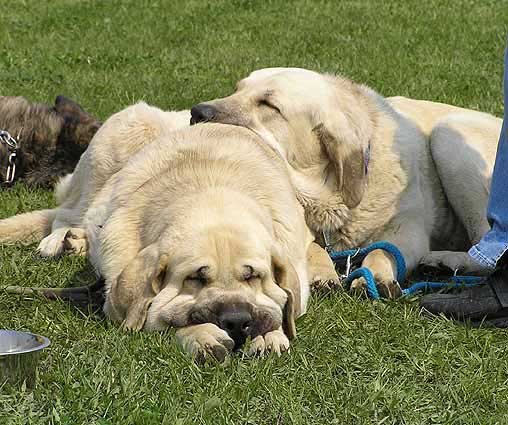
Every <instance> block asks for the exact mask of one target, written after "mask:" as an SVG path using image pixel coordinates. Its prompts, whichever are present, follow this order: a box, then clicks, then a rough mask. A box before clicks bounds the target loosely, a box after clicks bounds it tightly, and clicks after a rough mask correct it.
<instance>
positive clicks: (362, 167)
mask: <svg viewBox="0 0 508 425" xmlns="http://www.w3.org/2000/svg"><path fill="white" fill-rule="evenodd" d="M191 114H192V122H194V123H197V122H203V121H208V122H217V123H225V124H234V125H238V126H243V127H247V128H249V129H250V130H252V131H253V132H255V133H256V134H258V135H259V136H260V137H261V138H262V139H263V140H264V141H265V143H266V144H267V145H269V146H271V147H272V148H273V149H274V150H276V151H277V152H279V154H280V156H281V157H282V158H284V159H285V161H286V164H287V166H288V169H289V172H290V175H291V180H292V182H293V184H294V186H295V187H296V190H297V194H298V197H299V199H300V202H301V204H302V205H303V206H304V208H305V214H306V219H307V224H308V225H309V227H310V228H311V229H312V230H313V231H314V232H315V234H316V235H323V236H327V238H325V237H323V239H327V240H328V241H329V243H330V245H331V246H332V247H333V248H334V249H335V250H344V249H351V248H356V247H362V246H366V245H369V244H370V243H372V242H375V241H379V240H386V241H389V242H391V243H393V244H395V245H396V246H398V248H399V249H400V250H401V252H402V254H403V256H404V258H405V260H406V264H407V268H408V270H409V272H411V271H412V270H413V269H414V268H415V267H416V266H417V265H418V264H419V263H424V264H429V265H432V266H446V267H448V268H451V269H461V270H462V271H464V272H469V271H480V270H477V267H476V266H475V265H474V264H472V262H471V261H470V260H469V259H468V256H467V254H466V253H465V251H466V250H467V248H468V247H470V246H471V244H472V243H475V242H477V241H478V240H479V238H480V237H481V236H482V234H483V233H484V232H485V231H486V230H487V229H488V228H489V226H488V223H487V220H486V218H485V208H486V204H487V198H488V191H489V186H490V184H489V183H490V176H491V173H492V167H493V163H494V157H495V151H496V144H497V138H498V135H499V130H500V127H501V120H499V119H497V118H495V117H493V116H491V115H488V114H484V113H480V112H475V111H469V110H465V109H461V108H457V107H454V106H450V105H444V104H439V103H433V102H425V101H416V100H412V99H406V98H392V99H384V98H383V97H382V96H380V95H379V94H377V93H376V92H374V91H373V90H371V89H370V88H368V87H365V86H362V85H358V84H355V83H353V82H352V81H349V80H347V79H345V78H341V77H338V76H332V75H324V74H319V73H317V72H312V71H308V70H304V69H297V68H269V69H262V70H259V71H255V72H253V73H252V74H250V76H249V77H247V78H246V79H244V80H241V81H240V82H239V83H238V84H237V88H236V92H235V93H234V94H232V95H231V96H228V97H225V98H223V99H217V100H214V101H211V102H206V103H202V104H199V105H196V106H195V107H194V108H192V110H191ZM362 265H363V266H364V267H368V268H369V269H370V270H371V271H372V272H373V274H374V277H375V279H376V281H377V283H378V286H379V291H380V293H381V294H383V295H384V296H388V297H396V296H398V295H399V294H400V286H399V285H398V283H397V282H396V281H395V279H396V265H395V261H394V259H393V258H392V257H391V256H390V255H389V254H387V253H385V252H384V251H381V250H375V251H372V252H371V253H370V254H369V255H367V257H366V258H365V259H364V261H363V264H362ZM400 283H401V284H402V282H400ZM352 286H353V287H354V288H358V289H360V290H361V289H362V288H363V287H364V286H365V281H364V280H363V278H361V279H358V280H356V281H354V282H353V284H352Z"/></svg>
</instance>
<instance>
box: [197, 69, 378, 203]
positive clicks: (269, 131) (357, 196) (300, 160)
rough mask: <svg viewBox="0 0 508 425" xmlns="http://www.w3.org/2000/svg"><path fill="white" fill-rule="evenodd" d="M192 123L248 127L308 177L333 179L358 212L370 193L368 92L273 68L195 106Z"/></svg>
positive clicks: (310, 73)
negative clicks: (227, 93) (367, 185)
mask: <svg viewBox="0 0 508 425" xmlns="http://www.w3.org/2000/svg"><path fill="white" fill-rule="evenodd" d="M191 114H192V119H191V123H198V122H219V123H227V124H233V125H239V126H243V127H247V128H249V129H251V130H252V131H254V132H256V133H257V134H258V135H259V136H260V137H262V138H263V140H264V141H265V142H266V143H267V144H269V145H270V146H272V147H273V149H275V150H276V151H278V152H279V153H280V154H281V155H282V156H283V157H284V158H285V159H286V160H287V161H288V163H289V164H290V166H291V167H292V168H293V169H295V170H298V171H300V172H303V173H304V174H305V173H307V174H314V175H315V174H317V173H319V174H323V173H324V175H320V178H321V179H324V180H326V181H329V180H331V178H332V179H334V182H335V184H334V185H335V189H336V190H337V191H338V192H339V194H340V195H341V196H342V199H343V202H344V203H345V204H346V205H347V206H348V207H349V208H353V207H355V206H357V205H358V204H359V202H360V201H361V199H362V196H363V194H364V190H365V182H366V168H367V167H366V164H367V161H368V158H367V156H368V146H369V141H370V139H371V138H372V136H373V132H374V123H373V117H374V113H373V110H372V107H371V106H370V103H369V101H368V97H367V96H366V94H365V89H363V88H362V87H360V86H358V85H355V84H353V83H352V82H351V81H349V80H346V79H343V78H340V77H335V76H330V75H323V74H319V73H317V72H313V71H308V70H304V69H299V68H268V69H262V70H259V71H255V72H253V73H252V74H250V75H249V77H247V78H245V79H243V80H241V81H240V82H239V83H238V84H237V87H236V91H235V93H234V94H233V95H231V96H228V97H226V98H223V99H217V100H214V101H211V102H206V103H201V104H199V105H196V106H194V107H193V108H192V110H191Z"/></svg>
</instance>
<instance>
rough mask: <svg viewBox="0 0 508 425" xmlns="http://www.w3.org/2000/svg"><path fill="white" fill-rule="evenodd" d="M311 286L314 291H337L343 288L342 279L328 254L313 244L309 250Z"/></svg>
mask: <svg viewBox="0 0 508 425" xmlns="http://www.w3.org/2000/svg"><path fill="white" fill-rule="evenodd" d="M307 261H308V264H309V275H310V278H311V281H310V284H311V287H312V289H327V290H328V289H336V288H340V287H341V282H340V278H339V276H338V274H337V272H336V271H335V266H334V264H333V262H332V260H331V258H330V256H329V255H328V253H327V252H326V251H325V250H324V249H323V248H321V247H320V246H319V245H318V244H317V243H315V242H312V243H311V244H310V245H309V248H308V249H307Z"/></svg>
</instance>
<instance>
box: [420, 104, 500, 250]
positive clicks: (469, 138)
mask: <svg viewBox="0 0 508 425" xmlns="http://www.w3.org/2000/svg"><path fill="white" fill-rule="evenodd" d="M478 120H479V121H478ZM500 126H501V121H500V120H497V119H492V120H487V121H486V120H485V118H481V119H480V118H476V114H475V113H473V114H469V115H465V116H462V115H458V116H453V115H452V116H450V117H449V118H448V119H446V120H444V121H441V122H440V123H439V124H438V125H436V127H435V128H434V129H433V130H432V134H431V139H430V143H431V152H432V158H433V160H434V163H435V165H436V170H437V172H438V175H439V179H440V181H441V183H442V186H443V189H444V191H445V193H446V197H447V199H448V202H449V203H450V205H451V207H452V209H453V211H454V213H455V214H456V216H457V217H458V218H459V220H460V222H461V223H462V225H463V226H464V228H465V230H466V231H467V236H468V237H469V241H470V242H471V243H472V244H475V243H477V242H479V240H480V239H481V238H482V236H483V235H484V234H485V233H486V232H487V231H488V230H489V229H490V226H489V223H488V221H487V217H486V214H485V211H486V208H487V202H488V197H489V190H490V179H491V176H492V170H493V166H494V160H495V155H496V150H495V149H496V144H495V143H492V141H494V140H497V138H498V136H499V132H500ZM457 155H458V157H457ZM451 158H454V160H451Z"/></svg>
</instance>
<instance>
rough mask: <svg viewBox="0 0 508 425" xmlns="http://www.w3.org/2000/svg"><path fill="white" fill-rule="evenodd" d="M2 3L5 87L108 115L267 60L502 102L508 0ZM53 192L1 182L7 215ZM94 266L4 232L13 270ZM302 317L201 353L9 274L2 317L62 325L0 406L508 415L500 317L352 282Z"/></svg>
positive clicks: (390, 419) (211, 419)
mask: <svg viewBox="0 0 508 425" xmlns="http://www.w3.org/2000/svg"><path fill="white" fill-rule="evenodd" d="M0 11H1V13H0V23H1V24H0V94H2V95H24V96H26V97H28V98H30V99H32V100H38V101H44V102H51V101H53V100H54V97H55V96H56V95H58V94H65V95H67V96H69V97H71V98H74V99H77V100H78V101H79V102H80V103H81V104H82V105H83V106H84V107H85V108H86V109H88V110H89V111H91V112H93V113H95V114H96V115H98V116H99V117H100V118H101V119H106V118H107V117H108V115H109V114H111V113H113V112H115V111H118V110H120V109H121V108H123V107H125V106H126V105H129V104H130V103H132V102H135V101H137V100H140V99H142V100H145V101H146V102H148V103H151V104H154V105H157V106H159V107H161V108H165V109H183V108H187V107H189V106H190V105H192V104H195V103H197V102H199V101H202V100H208V99H212V98H215V97H221V96H224V95H226V94H228V93H230V92H231V91H232V89H233V87H234V83H235V81H236V80H238V79H239V78H241V77H243V76H246V75H247V74H248V73H249V72H250V71H252V70H254V69H257V68H263V67H267V66H299V67H305V68H311V69H315V70H319V71H326V72H339V73H342V74H344V75H346V76H348V77H350V78H352V79H354V80H356V81H359V82H362V83H365V84H368V85H369V86H371V87H373V88H375V89H376V90H378V91H379V92H381V93H382V94H383V95H385V96H390V95H404V96H410V97H413V98H422V99H429V100H436V101H441V102H446V103H452V104H456V105H459V106H463V107H468V108H474V109H480V110H483V111H487V112H491V113H494V114H496V115H501V113H502V90H501V76H502V52H503V47H504V40H505V34H506V32H507V25H506V24H507V23H508V1H507V0H467V1H466V0H461V1H458V0H457V1H452V0H427V1H421V0H406V1H386V0H385V1H376V0H357V1H311V0H296V1H291V2H290V1H283V0H271V1H245V0H233V1H226V0H215V1H213V2H205V1H203V0H201V1H197V0H172V1H171V0H167V1H145V0H136V1H134V0H129V1H124V0H122V1H78V0H52V1H51V2H49V1H35V0H26V1H21V0H0ZM53 202H54V200H53V197H52V195H51V194H50V193H49V192H45V191H42V190H28V189H27V188H26V187H24V186H23V185H21V184H18V185H16V186H15V187H14V188H13V189H12V190H7V191H6V190H4V191H0V217H6V216H9V215H11V214H14V213H18V212H23V211H28V210H32V209H38V208H42V207H47V206H49V205H52V204H53ZM92 279H93V273H92V272H91V270H90V268H89V267H88V266H87V264H86V261H84V260H83V259H80V258H75V257H74V258H73V257H67V258H63V259H60V260H46V259H42V258H39V257H38V256H37V255H36V253H35V246H21V245H18V246H0V286H1V285H25V286H65V285H76V284H83V283H89V282H91V281H92ZM297 326H298V338H297V339H296V340H295V341H294V342H293V345H292V351H291V353H289V354H286V355H283V356H282V357H280V358H276V357H269V358H266V359H261V360H257V359H249V358H242V357H241V356H240V355H236V356H234V357H232V358H231V359H230V361H229V362H227V363H226V364H224V365H218V364H209V365H207V366H205V367H200V366H198V365H196V364H195V363H194V362H193V361H192V360H190V359H189V358H188V357H186V355H185V354H184V353H183V352H181V350H180V349H179V348H178V347H177V346H176V344H175V341H174V337H173V333H172V332H171V331H168V332H167V333H163V334H141V333H139V334H133V333H127V332H124V331H122V330H120V329H119V328H118V327H117V326H116V325H114V324H110V323H107V322H104V321H101V320H99V319H98V318H96V317H95V316H93V315H87V314H83V313H80V312H78V311H76V310H73V309H71V308H70V307H69V306H67V305H66V304H64V303H62V302H52V303H48V302H45V301H42V300H40V299H37V298H35V299H28V298H26V299H21V298H18V297H14V296H10V295H6V294H2V293H1V292H0V328H11V329H18V330H28V331H32V332H36V333H40V334H43V335H46V336H48V337H49V338H50V339H51V341H52V345H51V348H50V349H48V350H47V351H46V352H45V355H44V356H43V358H42V362H41V365H40V368H39V381H38V385H37V386H36V388H35V390H34V391H28V390H26V391H22V392H20V391H17V390H15V389H13V388H12V387H3V388H0V424H2V425H3V424H6V425H7V424H9V425H10V424H23V425H25V424H97V425H99V424H101V425H106V424H122V425H126V424H159V423H164V424H246V423H250V424H327V425H330V424H381V423H383V424H392V423H393V424H395V423H396V424H401V423H403V424H432V423H435V424H482V425H484V424H506V423H508V395H507V394H508V350H506V347H507V334H506V332H505V331H503V330H489V329H470V328H468V327H459V326H456V325H454V324H453V323H451V322H449V321H446V320H428V319H422V318H421V317H420V316H419V311H418V305H417V303H416V302H415V301H414V300H413V301H397V302H389V303H382V302H377V303H372V302H369V301H366V300H360V299H355V298H352V297H349V296H348V295H347V294H331V295H327V296H325V295H314V296H313V297H312V300H311V303H310V310H309V312H308V314H307V315H306V316H305V317H303V318H301V319H300V320H299V322H298V325H297Z"/></svg>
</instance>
